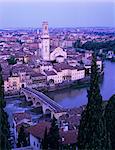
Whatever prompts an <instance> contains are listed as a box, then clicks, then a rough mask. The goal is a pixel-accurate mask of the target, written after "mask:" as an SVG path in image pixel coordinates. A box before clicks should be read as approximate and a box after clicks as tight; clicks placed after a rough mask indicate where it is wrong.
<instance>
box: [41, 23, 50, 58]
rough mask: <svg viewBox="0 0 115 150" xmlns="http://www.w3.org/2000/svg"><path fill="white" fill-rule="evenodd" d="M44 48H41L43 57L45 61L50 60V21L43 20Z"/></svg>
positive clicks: (42, 37)
mask: <svg viewBox="0 0 115 150" xmlns="http://www.w3.org/2000/svg"><path fill="white" fill-rule="evenodd" d="M42 30H43V31H42V36H41V39H42V43H41V44H42V46H41V47H42V48H41V58H42V59H43V60H45V61H49V59H50V58H49V57H50V37H49V31H48V22H43V24H42Z"/></svg>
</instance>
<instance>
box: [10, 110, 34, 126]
mask: <svg viewBox="0 0 115 150" xmlns="http://www.w3.org/2000/svg"><path fill="white" fill-rule="evenodd" d="M13 118H14V120H15V122H16V124H17V123H18V122H20V121H21V120H23V119H29V120H31V116H30V114H28V113H26V112H19V113H14V114H13Z"/></svg>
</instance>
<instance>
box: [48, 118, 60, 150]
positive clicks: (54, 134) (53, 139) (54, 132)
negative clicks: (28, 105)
mask: <svg viewBox="0 0 115 150" xmlns="http://www.w3.org/2000/svg"><path fill="white" fill-rule="evenodd" d="M59 138H60V137H59V128H58V125H57V120H56V118H55V117H53V119H52V123H51V128H50V130H49V133H48V144H49V148H50V149H51V150H58V149H59Z"/></svg>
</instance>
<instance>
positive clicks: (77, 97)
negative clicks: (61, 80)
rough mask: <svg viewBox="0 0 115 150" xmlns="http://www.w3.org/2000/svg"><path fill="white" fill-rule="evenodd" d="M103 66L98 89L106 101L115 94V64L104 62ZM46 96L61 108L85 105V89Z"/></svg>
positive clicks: (52, 93)
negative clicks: (101, 78)
mask: <svg viewBox="0 0 115 150" xmlns="http://www.w3.org/2000/svg"><path fill="white" fill-rule="evenodd" d="M104 66H105V68H104V72H105V74H104V80H103V83H102V84H101V85H100V88H101V94H102V96H103V99H104V100H108V99H109V98H110V97H111V96H112V94H115V63H111V62H105V63H104ZM48 96H50V97H51V98H52V99H54V100H55V101H56V102H57V103H59V104H60V105H61V106H63V107H67V108H71V107H79V106H81V105H84V104H86V103H87V88H82V89H63V90H60V91H55V92H49V93H48Z"/></svg>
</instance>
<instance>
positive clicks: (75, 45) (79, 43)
mask: <svg viewBox="0 0 115 150" xmlns="http://www.w3.org/2000/svg"><path fill="white" fill-rule="evenodd" d="M73 47H74V48H81V47H82V43H81V40H80V39H78V40H77V41H76V42H75V43H74V44H73Z"/></svg>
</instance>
